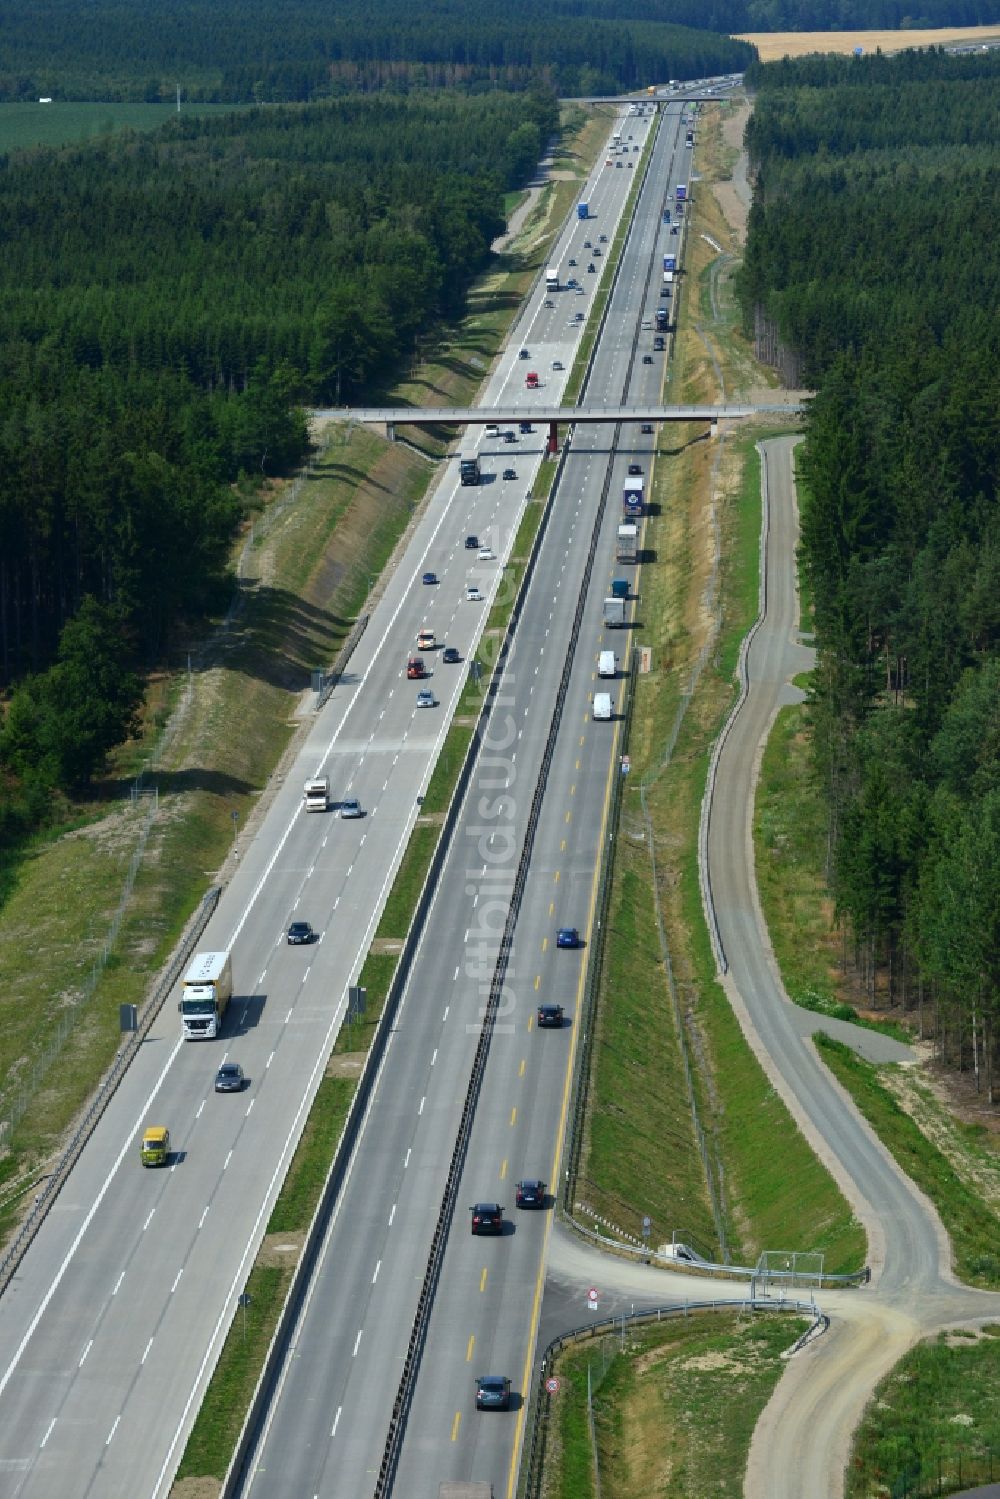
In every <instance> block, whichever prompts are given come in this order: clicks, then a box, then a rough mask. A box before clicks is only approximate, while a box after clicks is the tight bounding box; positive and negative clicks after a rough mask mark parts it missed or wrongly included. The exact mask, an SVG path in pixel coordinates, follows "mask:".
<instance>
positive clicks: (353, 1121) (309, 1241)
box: [220, 453, 566, 1499]
mask: <svg viewBox="0 0 1000 1499" xmlns="http://www.w3.org/2000/svg"><path fill="white" fill-rule="evenodd" d="M565 456H566V455H565V453H562V454H560V457H559V460H558V463H557V466H556V473H555V477H554V480H553V484H552V488H551V490H550V493H549V497H548V499H547V501H546V502H545V507H544V510H543V512H542V519H541V522H540V524H539V527H538V530H537V531H536V533H535V538H534V542H533V545H532V549H531V552H530V554H529V556H528V560H527V562H526V564H525V569H524V573H523V575H522V579H521V586H520V589H519V591H518V596H517V598H516V599H515V601H514V607H513V609H512V610H511V616H510V620H509V621H508V625H507V629H506V631H505V633H504V638H503V642H502V644H501V646H500V650H499V651H498V653H497V658H496V661H495V663H494V666H493V671H492V673H491V676H490V680H489V682H488V684H487V686H486V689H485V691H484V694H483V702H482V706H481V708H480V711H479V718H478V721H477V723H476V728H475V731H474V732H473V735H472V738H471V740H470V742H469V746H468V749H467V750H466V755H465V759H464V761H463V763H462V768H461V770H460V771H459V775H458V780H457V781H456V783H455V789H454V791H453V793H452V798H451V802H450V804H449V807H448V811H447V813H446V815H445V820H444V824H443V826H442V829H441V836H440V838H439V839H438V841H437V845H436V847H435V850H434V854H433V857H432V859H431V862H430V866H429V867H428V871H427V877H426V879H425V880H424V884H423V888H422V889H421V892H420V895H419V897H418V900H417V904H416V907H415V909H414V914H413V920H412V922H411V924H410V930H409V932H408V933H407V936H406V941H405V942H404V944H403V950H402V952H401V953H400V955H399V961H398V963H397V965H396V971H395V973H394V974H393V979H392V983H391V984H390V986H389V992H388V994H387V995H386V1000H385V1004H384V1006H383V1008H382V1014H381V1016H380V1017H379V1022H378V1025H377V1026H376V1029H375V1034H374V1036H373V1037H372V1043H371V1046H370V1048H369V1051H368V1055H367V1057H366V1058H365V1063H364V1067H363V1068H362V1071H361V1076H360V1078H359V1079H358V1086H357V1088H356V1090H355V1093H354V1098H353V1099H352V1101H351V1106H350V1109H349V1110H348V1114H347V1118H346V1120H345V1122H344V1128H343V1131H342V1133H341V1137H340V1141H339V1143H338V1145H337V1151H336V1154H335V1156H334V1159H333V1162H332V1164H331V1167H330V1171H329V1174H328V1176H327V1179H326V1182H325V1184H324V1187H323V1191H322V1193H321V1194H320V1200H319V1202H318V1203H317V1205H316V1211H315V1212H314V1214H313V1218H312V1222H311V1223H310V1225H309V1228H308V1229H307V1231H306V1235H305V1241H304V1243H303V1248H302V1254H301V1255H300V1257H299V1262H298V1264H297V1266H296V1268H295V1273H294V1275H293V1277H292V1283H291V1285H290V1287H289V1291H288V1296H287V1298H286V1301H285V1305H284V1307H283V1309H282V1312H281V1315H280V1317H279V1319H278V1324H277V1326H276V1328H275V1331H274V1335H273V1337H272V1339H271V1343H270V1346H269V1348H268V1351H267V1354H266V1356H265V1359H264V1367H263V1369H262V1371H261V1375H260V1378H259V1379H258V1381H257V1385H256V1388H255V1390H254V1393H253V1396H252V1399H251V1403H250V1407H249V1410H248V1412H247V1417H246V1420H245V1421H244V1423H243V1427H242V1429H241V1432H240V1435H239V1438H238V1440H237V1444H236V1448H235V1451H234V1453H233V1458H232V1460H231V1462H230V1464H229V1468H228V1470H227V1472H226V1475H225V1478H224V1480H223V1484H222V1490H221V1494H220V1499H233V1496H234V1495H235V1494H236V1493H237V1492H238V1491H239V1486H240V1484H241V1483H242V1481H243V1479H244V1477H245V1476H246V1474H247V1472H248V1469H249V1467H250V1465H251V1463H252V1461H253V1456H254V1452H255V1450H256V1446H257V1441H258V1438H259V1434H260V1429H261V1426H262V1424H263V1419H264V1416H265V1414H266V1411H267V1407H268V1405H269V1403H270V1401H271V1399H272V1396H273V1394H274V1391H275V1389H276V1388H277V1384H278V1381H279V1379H280V1374H281V1367H282V1364H283V1362H284V1360H285V1358H286V1356H287V1352H288V1348H289V1346H290V1344H291V1340H292V1336H293V1334H294V1330H295V1326H296V1323H297V1322H298V1318H299V1315H300V1312H301V1309H302V1306H303V1304H304V1301H305V1297H306V1294H307V1291H308V1288H309V1283H310V1281H311V1279H312V1276H313V1274H314V1271H315V1267H316V1260H317V1257H318V1254H319V1250H320V1247H321V1245H322V1243H323V1240H324V1237H325V1234H326V1230H327V1228H328V1226H329V1223H330V1218H331V1215H332V1213H333V1210H334V1208H335V1206H336V1204H337V1199H338V1197H339V1195H340V1190H341V1187H342V1185H343V1181H344V1177H345V1175H346V1172H347V1169H348V1166H349V1164H350V1161H351V1159H352V1157H353V1155H354V1152H355V1149H356V1147H357V1144H358V1141H359V1138H360V1135H361V1125H362V1122H363V1120H364V1117H365V1113H366V1111H367V1109H368V1104H369V1101H370V1098H371V1094H372V1090H373V1088H374V1084H375V1079H376V1078H377V1076H378V1071H379V1067H380V1066H381V1063H382V1058H383V1056H384V1054H385V1048H386V1044H387V1042H388V1039H389V1036H390V1035H391V1034H392V1031H393V1028H394V1025H395V1021H396V1015H397V1013H398V1010H399V1004H400V1001H401V999H402V995H403V990H404V988H405V987H406V983H407V981H408V979H409V976H410V971H411V969H412V966H413V959H414V957H415V955H416V950H417V947H418V945H419V942H420V938H421V936H422V934H423V928H424V924H425V922H426V919H427V914H428V911H429V910H430V905H431V901H432V899H433V896H434V892H435V890H436V888H437V883H438V880H439V878H440V875H441V871H442V868H443V866H444V861H445V858H446V857H447V854H448V852H449V850H450V847H451V840H452V837H453V835H454V832H455V827H456V824H457V822H458V818H459V815H460V812H461V808H462V804H463V801H464V799H465V793H466V791H467V789H468V785H469V782H470V780H471V778H472V773H473V770H474V768H475V764H476V761H477V759H478V757H479V751H480V748H481V746H482V743H483V741H484V739H485V737H486V729H487V725H488V722H489V717H490V714H491V712H492V709H493V704H494V700H495V698H496V697H497V695H498V693H499V690H500V682H501V677H502V674H503V668H504V665H505V663H506V661H507V657H508V656H509V654H510V649H511V642H512V639H513V634H514V629H515V627H516V624H517V621H518V620H519V619H520V616H521V612H522V609H523V603H524V598H525V596H526V592H527V586H528V583H529V581H530V579H531V577H532V575H533V573H534V568H535V562H536V559H537V556H538V551H539V549H540V546H541V542H542V539H543V537H544V535H545V532H546V530H547V529H548V522H549V516H550V514H551V508H552V501H553V497H554V495H555V492H556V488H557V486H558V483H559V478H560V476H561V474H562V470H563V466H564V464H565Z"/></svg>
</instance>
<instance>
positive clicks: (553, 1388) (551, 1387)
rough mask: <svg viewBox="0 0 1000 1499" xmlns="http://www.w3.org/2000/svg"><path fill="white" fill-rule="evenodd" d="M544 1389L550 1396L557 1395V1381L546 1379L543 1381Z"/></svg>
mask: <svg viewBox="0 0 1000 1499" xmlns="http://www.w3.org/2000/svg"><path fill="white" fill-rule="evenodd" d="M545 1388H546V1389H547V1390H548V1392H549V1394H550V1395H555V1394H557V1393H558V1390H559V1381H558V1379H547V1380H546V1381H545Z"/></svg>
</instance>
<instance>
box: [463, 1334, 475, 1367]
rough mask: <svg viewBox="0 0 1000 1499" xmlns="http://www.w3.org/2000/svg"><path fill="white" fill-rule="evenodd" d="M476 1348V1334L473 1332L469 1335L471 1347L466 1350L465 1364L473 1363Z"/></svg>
mask: <svg viewBox="0 0 1000 1499" xmlns="http://www.w3.org/2000/svg"><path fill="white" fill-rule="evenodd" d="M475 1346H476V1335H475V1333H474V1332H471V1333H470V1334H469V1346H468V1347H467V1348H466V1350H465V1362H466V1363H467V1364H471V1363H472V1350H473V1348H475Z"/></svg>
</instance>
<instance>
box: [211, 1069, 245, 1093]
mask: <svg viewBox="0 0 1000 1499" xmlns="http://www.w3.org/2000/svg"><path fill="white" fill-rule="evenodd" d="M243 1083H244V1077H243V1068H242V1067H241V1066H240V1064H239V1062H223V1064H222V1066H221V1067H220V1068H219V1070H218V1072H217V1073H216V1074H215V1091H216V1093H240V1092H242V1091H243Z"/></svg>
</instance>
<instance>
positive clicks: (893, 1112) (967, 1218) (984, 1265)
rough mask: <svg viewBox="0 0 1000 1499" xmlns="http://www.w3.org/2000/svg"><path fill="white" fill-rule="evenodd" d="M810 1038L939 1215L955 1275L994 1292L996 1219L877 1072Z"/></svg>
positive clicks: (998, 1256)
mask: <svg viewBox="0 0 1000 1499" xmlns="http://www.w3.org/2000/svg"><path fill="white" fill-rule="evenodd" d="M815 1039H816V1044H817V1046H818V1047H819V1052H820V1056H821V1057H822V1058H823V1060H824V1061H825V1062H826V1064H827V1066H828V1067H829V1068H830V1070H831V1072H832V1073H833V1074H834V1076H835V1077H836V1078H837V1079H838V1080H839V1081H840V1082H841V1083H843V1085H844V1087H845V1088H846V1089H847V1091H848V1092H849V1093H850V1095H851V1097H852V1098H853V1099H854V1102H855V1103H856V1104H857V1106H858V1108H859V1109H860V1110H861V1113H862V1114H863V1115H864V1117H865V1118H866V1119H867V1120H868V1123H869V1124H870V1125H871V1127H872V1129H873V1130H874V1131H875V1133H876V1134H877V1135H878V1137H879V1139H880V1140H881V1141H882V1143H883V1145H885V1146H886V1148H887V1149H888V1150H889V1151H890V1152H891V1153H892V1155H893V1157H894V1158H895V1159H896V1161H898V1163H899V1165H900V1166H901V1167H902V1169H903V1170H904V1171H905V1172H906V1174H907V1175H908V1176H910V1177H912V1178H913V1180H914V1181H915V1182H916V1184H917V1186H918V1187H920V1188H922V1189H923V1191H924V1192H926V1193H927V1196H928V1197H929V1198H930V1199H931V1201H932V1202H933V1204H934V1206H935V1207H936V1208H937V1210H938V1212H939V1213H940V1215H941V1221H942V1223H943V1224H944V1226H945V1228H946V1229H947V1231H948V1235H949V1237H950V1239H951V1246H952V1253H953V1256H954V1260H955V1273H956V1274H957V1275H958V1276H959V1277H960V1278H961V1279H962V1280H964V1281H966V1282H967V1283H968V1284H969V1285H974V1286H986V1287H989V1288H990V1289H991V1290H992V1289H996V1288H997V1287H1000V1218H998V1216H997V1215H996V1213H994V1212H991V1210H990V1209H989V1208H988V1207H987V1206H986V1204H985V1203H984V1202H983V1201H982V1200H981V1198H979V1197H978V1196H977V1195H976V1193H975V1192H973V1191H972V1189H971V1188H970V1187H969V1186H967V1185H966V1183H965V1182H964V1181H963V1180H962V1179H961V1177H960V1176H958V1175H957V1174H956V1171H955V1168H954V1166H953V1165H952V1163H951V1161H949V1160H948V1158H947V1156H946V1155H944V1154H943V1152H942V1151H940V1150H939V1149H938V1147H937V1146H936V1145H934V1144H933V1143H932V1142H931V1141H930V1140H929V1139H928V1138H927V1136H926V1135H925V1134H924V1133H923V1132H922V1131H921V1130H920V1128H919V1127H918V1126H917V1124H916V1123H915V1121H914V1120H913V1119H911V1118H910V1116H909V1114H907V1113H906V1111H905V1110H904V1109H902V1108H900V1106H899V1104H898V1103H897V1102H896V1100H895V1098H893V1096H892V1094H891V1093H890V1092H889V1090H888V1089H887V1088H885V1087H883V1086H882V1084H881V1083H880V1082H879V1069H878V1068H876V1067H874V1066H872V1064H871V1063H870V1062H866V1061H864V1060H863V1059H862V1058H861V1057H859V1056H858V1055H857V1054H856V1053H855V1052H854V1051H852V1050H851V1049H850V1047H848V1046H844V1045H843V1044H842V1043H841V1042H840V1041H833V1040H831V1039H830V1037H829V1036H824V1035H823V1034H822V1033H820V1034H818V1035H817V1036H816V1038H815ZM886 1070H889V1069H886Z"/></svg>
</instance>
